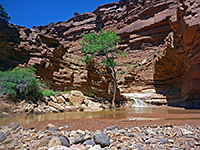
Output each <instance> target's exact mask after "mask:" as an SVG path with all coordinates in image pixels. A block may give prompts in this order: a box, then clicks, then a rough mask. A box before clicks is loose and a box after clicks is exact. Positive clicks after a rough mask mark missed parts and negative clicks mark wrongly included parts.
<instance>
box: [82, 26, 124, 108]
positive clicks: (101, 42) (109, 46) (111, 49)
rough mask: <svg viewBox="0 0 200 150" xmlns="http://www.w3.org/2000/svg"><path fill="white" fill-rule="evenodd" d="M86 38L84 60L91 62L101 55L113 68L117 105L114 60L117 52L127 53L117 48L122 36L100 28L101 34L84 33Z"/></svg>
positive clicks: (114, 94)
mask: <svg viewBox="0 0 200 150" xmlns="http://www.w3.org/2000/svg"><path fill="white" fill-rule="evenodd" d="M83 37H84V39H83V41H82V42H81V45H82V51H83V53H84V57H82V61H83V62H85V63H86V64H90V63H91V61H92V60H93V58H94V57H101V59H102V63H103V64H104V65H105V66H106V67H108V68H110V69H111V70H112V77H113V86H114V93H113V100H112V106H113V107H114V106H115V97H116V91H117V90H116V89H117V87H116V71H115V66H116V65H117V62H116V61H115V60H114V58H115V56H114V54H115V53H119V54H123V55H124V56H125V54H124V53H123V52H121V51H119V50H118V49H117V48H116V45H117V43H118V42H120V37H119V36H117V34H116V32H115V31H109V30H108V31H106V32H104V30H103V29H101V30H100V33H99V36H98V35H96V34H95V33H90V34H87V35H85V34H84V35H83Z"/></svg>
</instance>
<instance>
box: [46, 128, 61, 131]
mask: <svg viewBox="0 0 200 150" xmlns="http://www.w3.org/2000/svg"><path fill="white" fill-rule="evenodd" d="M48 131H60V130H59V129H58V128H56V127H50V128H48Z"/></svg>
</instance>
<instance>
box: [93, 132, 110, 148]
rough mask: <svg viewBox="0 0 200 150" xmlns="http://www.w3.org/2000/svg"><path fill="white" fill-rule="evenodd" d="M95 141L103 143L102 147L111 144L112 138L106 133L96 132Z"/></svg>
mask: <svg viewBox="0 0 200 150" xmlns="http://www.w3.org/2000/svg"><path fill="white" fill-rule="evenodd" d="M93 138H94V142H95V143H96V144H99V145H101V146H102V147H106V146H109V145H110V138H109V136H107V135H105V134H96V135H94V137H93Z"/></svg>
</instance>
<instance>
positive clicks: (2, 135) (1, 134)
mask: <svg viewBox="0 0 200 150" xmlns="http://www.w3.org/2000/svg"><path fill="white" fill-rule="evenodd" d="M5 140H6V135H5V133H4V132H0V142H3V141H5Z"/></svg>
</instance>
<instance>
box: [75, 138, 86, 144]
mask: <svg viewBox="0 0 200 150" xmlns="http://www.w3.org/2000/svg"><path fill="white" fill-rule="evenodd" d="M83 142H84V137H79V138H76V139H75V144H79V143H83Z"/></svg>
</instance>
